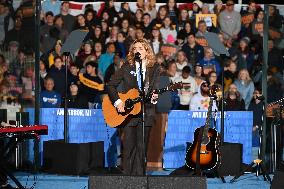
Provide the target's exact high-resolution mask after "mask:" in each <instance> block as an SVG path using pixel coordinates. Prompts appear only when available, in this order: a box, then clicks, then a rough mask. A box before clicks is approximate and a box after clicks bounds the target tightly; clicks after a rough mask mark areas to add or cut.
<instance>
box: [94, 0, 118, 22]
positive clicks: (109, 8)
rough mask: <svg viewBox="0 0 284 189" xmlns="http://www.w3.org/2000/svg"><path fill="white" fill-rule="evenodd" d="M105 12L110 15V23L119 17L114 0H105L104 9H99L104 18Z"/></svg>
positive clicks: (99, 13)
mask: <svg viewBox="0 0 284 189" xmlns="http://www.w3.org/2000/svg"><path fill="white" fill-rule="evenodd" d="M101 13H102V14H101ZM104 13H108V15H109V23H112V22H113V19H114V18H115V17H117V11H116V10H115V7H114V1H113V0H108V1H106V2H105V4H104V7H103V8H102V10H99V11H98V16H101V19H104V16H103V14H104Z"/></svg>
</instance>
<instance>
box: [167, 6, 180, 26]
mask: <svg viewBox="0 0 284 189" xmlns="http://www.w3.org/2000/svg"><path fill="white" fill-rule="evenodd" d="M167 8H168V10H169V14H168V15H169V17H170V19H171V21H172V23H173V25H175V27H177V26H178V18H179V10H178V8H177V3H176V0H168V2H167Z"/></svg>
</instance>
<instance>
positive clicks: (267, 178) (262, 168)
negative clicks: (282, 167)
mask: <svg viewBox="0 0 284 189" xmlns="http://www.w3.org/2000/svg"><path fill="white" fill-rule="evenodd" d="M253 167H256V175H255V176H256V177H258V176H259V175H260V173H261V174H262V176H263V179H264V181H268V182H269V183H270V184H271V183H272V181H271V178H270V176H269V174H267V171H266V168H265V166H264V164H263V163H262V160H261V159H255V160H254V161H253V162H252V163H251V164H250V165H249V166H248V167H247V168H245V169H244V170H242V171H241V172H240V173H239V174H238V175H236V176H235V177H234V178H233V179H232V180H231V181H230V183H234V182H236V180H237V179H238V178H239V177H240V176H241V175H243V174H244V173H245V172H246V171H249V170H251V169H252V168H253ZM260 171H261V172H260Z"/></svg>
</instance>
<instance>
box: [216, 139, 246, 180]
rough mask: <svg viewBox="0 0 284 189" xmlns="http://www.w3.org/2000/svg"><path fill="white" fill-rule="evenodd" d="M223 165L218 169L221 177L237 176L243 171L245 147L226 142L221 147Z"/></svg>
mask: <svg viewBox="0 0 284 189" xmlns="http://www.w3.org/2000/svg"><path fill="white" fill-rule="evenodd" d="M220 152H221V165H220V167H219V169H218V173H219V175H220V176H228V175H232V176H234V175H237V174H238V173H240V171H241V165H242V155H243V145H242V144H239V143H227V142H224V143H223V145H222V146H220Z"/></svg>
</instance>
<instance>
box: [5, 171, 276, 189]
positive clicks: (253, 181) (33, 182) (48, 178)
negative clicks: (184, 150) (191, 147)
mask: <svg viewBox="0 0 284 189" xmlns="http://www.w3.org/2000/svg"><path fill="white" fill-rule="evenodd" d="M172 171H173V169H171V170H167V171H152V172H148V175H153V176H156V175H163V176H165V177H166V176H167V175H169V174H170V173H171V172H172ZM270 176H271V178H273V175H270ZM16 178H17V179H19V181H20V182H21V183H22V185H23V186H24V187H25V188H33V189H88V179H89V177H87V176H84V177H79V176H63V175H55V174H45V173H39V174H30V173H25V172H17V173H16ZM232 178H233V177H232V176H228V177H225V180H226V182H227V183H222V181H221V180H220V179H218V178H207V188H208V189H228V188H230V189H248V188H249V189H268V188H270V184H269V183H268V182H266V181H263V177H262V176H259V177H256V176H255V174H252V173H251V174H245V175H243V176H241V177H240V178H239V179H238V180H237V182H235V183H229V181H230V180H231V179H232ZM10 183H11V181H10ZM12 185H13V186H15V185H14V184H12Z"/></svg>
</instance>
